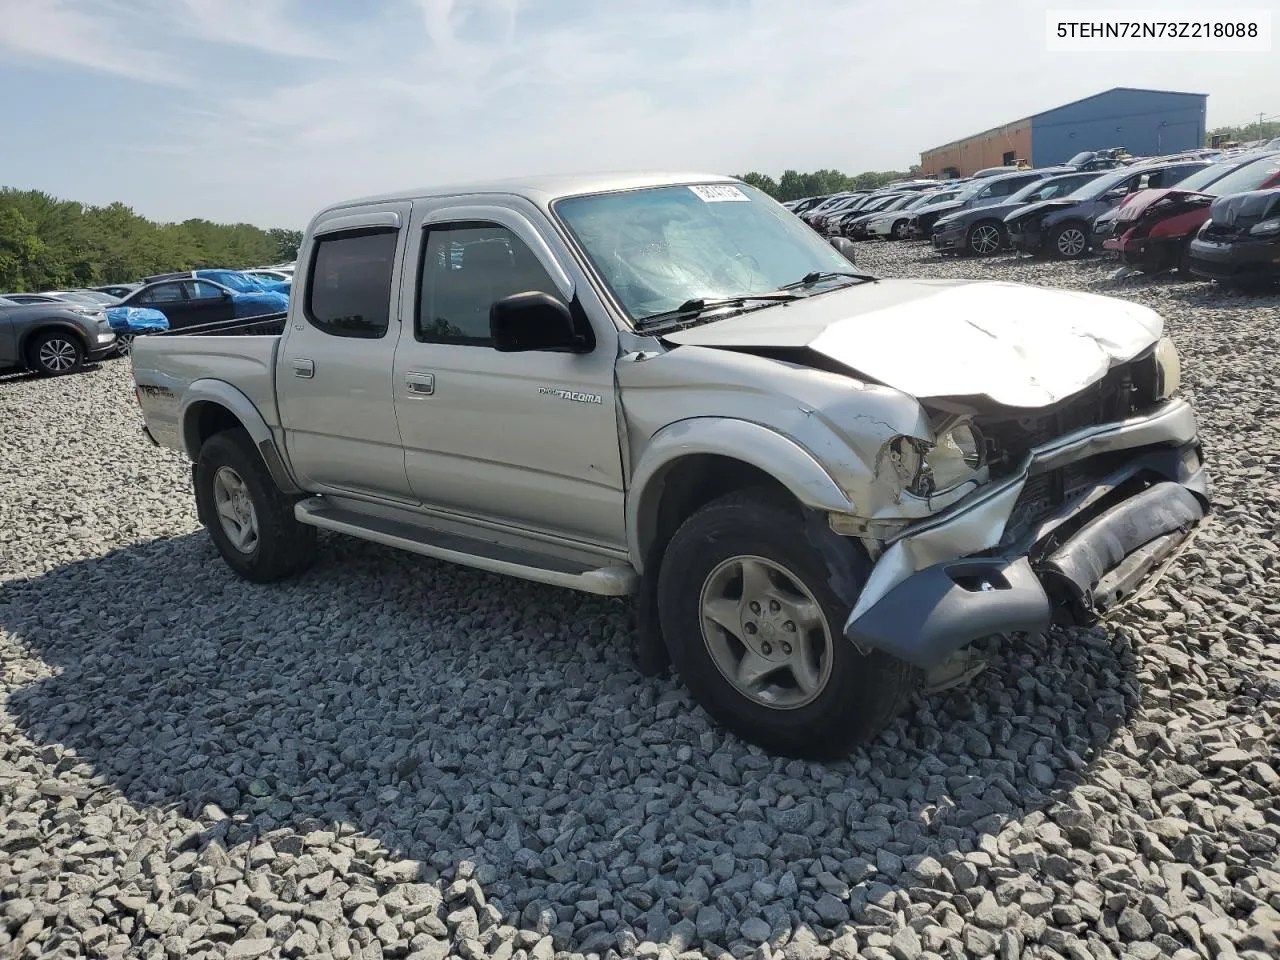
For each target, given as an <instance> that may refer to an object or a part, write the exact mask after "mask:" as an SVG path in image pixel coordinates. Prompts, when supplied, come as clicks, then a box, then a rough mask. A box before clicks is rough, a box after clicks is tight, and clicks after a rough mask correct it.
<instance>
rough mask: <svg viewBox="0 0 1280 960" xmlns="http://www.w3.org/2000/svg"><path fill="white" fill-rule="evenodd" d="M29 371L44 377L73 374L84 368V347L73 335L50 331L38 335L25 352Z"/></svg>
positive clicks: (60, 331) (61, 331)
mask: <svg viewBox="0 0 1280 960" xmlns="http://www.w3.org/2000/svg"><path fill="white" fill-rule="evenodd" d="M27 361H28V363H29V364H30V366H31V369H32V370H34V371H36V373H39V374H43V375H44V376H46V377H59V376H62V375H63V374H65V373H74V372H75V371H77V370H79V369H80V368H81V367H83V366H84V347H82V346H81V345H80V340H79V338H78V337H77V336H76V335H75V334H73V333H67V332H65V331H63V330H51V331H49V332H48V333H41V334H38V335H37V336H36V337H35V339H34V340H32V341H31V346H30V347H29V348H28V350H27Z"/></svg>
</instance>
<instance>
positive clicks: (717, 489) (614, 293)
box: [132, 175, 1208, 756]
mask: <svg viewBox="0 0 1280 960" xmlns="http://www.w3.org/2000/svg"><path fill="white" fill-rule="evenodd" d="M847 243H848V242H847V241H832V243H831V244H828V243H825V242H823V241H822V240H821V239H820V238H819V237H818V236H817V235H816V234H814V233H813V232H812V231H811V230H809V229H808V228H807V227H806V226H805V225H804V224H803V223H802V222H801V221H800V220H798V219H797V218H796V217H794V216H793V215H792V214H790V213H788V212H787V211H786V210H784V209H783V208H782V207H781V206H779V205H778V204H777V203H775V202H774V201H773V200H771V199H770V198H768V197H767V196H765V195H764V194H762V193H760V192H758V191H756V190H755V189H753V188H751V187H750V186H747V185H746V184H743V183H741V182H739V181H736V180H733V179H730V178H725V177H715V176H703V175H683V176H682V175H664V176H652V175H650V176H640V175H636V176H610V177H585V176H583V177H560V178H545V179H537V180H523V181H510V182H498V183H488V184H483V185H475V186H464V187H456V188H440V189H431V190H418V191H406V192H400V193H392V194H387V195H384V196H379V197H372V198H368V199H362V200H354V201H351V202H347V203H340V204H337V205H335V206H332V207H330V208H328V209H325V210H323V211H321V212H320V213H319V214H318V215H317V216H316V217H315V218H314V219H313V220H312V222H311V224H310V226H309V227H308V228H307V231H306V234H305V238H304V241H303V245H302V248H301V250H300V253H299V257H298V268H297V274H296V282H295V283H294V287H293V291H294V292H293V297H292V300H291V302H290V306H289V312H288V314H287V316H282V317H281V318H279V320H278V321H277V326H276V328H275V332H273V333H272V334H270V335H264V334H262V333H260V332H254V331H255V330H259V331H260V330H261V329H262V324H263V321H262V320H261V319H259V320H257V321H255V322H256V323H257V324H258V327H257V328H248V329H230V330H227V331H224V332H222V333H215V334H213V335H158V336H151V337H145V338H141V339H139V340H138V342H137V344H136V346H135V347H134V351H133V360H132V362H133V367H134V376H135V379H136V382H137V393H138V399H139V403H140V404H141V407H142V411H143V414H144V417H145V429H146V431H147V433H148V434H149V436H150V437H151V438H152V439H153V440H154V441H155V442H157V443H159V444H162V445H164V446H167V447H172V448H174V449H176V450H180V451H183V452H185V454H186V455H187V456H188V457H189V458H190V459H191V461H192V464H193V467H192V472H193V482H194V486H195V496H196V502H197V504H198V508H199V515H200V517H201V519H202V521H203V523H204V524H205V525H206V526H207V528H208V530H209V533H210V535H211V536H212V538H213V540H214V542H215V543H216V544H217V548H218V550H219V551H220V552H221V554H222V556H223V557H224V558H225V559H226V562H227V563H228V564H229V565H230V566H231V567H232V568H233V569H234V570H235V571H236V572H237V573H239V574H240V575H241V576H244V577H246V578H248V579H251V580H255V581H260V582H261V581H271V580H275V579H278V578H281V577H284V576H287V575H289V574H293V573H295V572H297V571H300V570H302V569H303V568H304V567H306V566H307V565H308V564H309V563H311V561H312V559H313V557H314V555H315V553H316V531H317V530H318V529H319V530H328V531H334V532H337V533H343V534H350V535H352V536H356V537H362V538H364V539H367V540H372V541H376V542H378V543H382V544H388V545H391V546H394V547H398V548H402V549H404V550H409V551H412V552H414V553H419V554H424V555H426V556H429V557H435V558H441V559H444V560H450V561H456V562H458V563H463V564H469V565H471V566H473V567H478V568H481V569H483V570H488V571H493V572H496V573H500V574H509V575H513V576H517V577H524V578H527V579H529V580H534V581H539V582H542V583H546V584H553V585H555V586H559V587H570V588H574V589H578V590H583V591H587V592H589V593H596V594H605V595H625V594H634V595H636V596H637V597H638V603H639V610H640V615H641V616H640V622H641V625H642V627H641V630H640V636H639V638H638V649H639V662H640V665H641V668H642V669H645V670H655V669H660V668H662V667H663V666H665V664H666V663H667V662H673V663H674V665H675V667H676V669H677V671H678V672H679V674H680V676H681V678H682V679H683V681H684V682H685V683H686V684H687V686H688V687H689V689H690V690H691V692H692V693H693V695H694V696H695V697H696V699H697V700H698V701H699V702H700V703H701V704H702V705H704V706H705V708H706V709H707V710H708V711H709V712H710V713H711V714H712V715H713V716H714V717H716V718H717V719H718V720H719V721H720V722H722V723H723V724H724V725H725V726H727V727H729V728H730V729H732V730H733V731H735V732H737V733H738V734H739V735H741V736H742V737H743V738H745V739H747V740H750V741H753V742H755V743H757V744H760V745H762V746H763V747H765V748H767V749H770V750H774V751H777V752H781V753H787V754H792V755H802V756H824V755H831V754H833V753H838V752H840V751H843V750H846V749H847V748H848V746H849V745H850V744H851V743H852V742H854V741H856V740H858V739H861V738H865V737H867V736H869V735H871V734H873V733H874V732H876V731H877V730H878V729H880V728H881V727H882V726H884V725H885V724H886V723H887V722H888V721H889V720H890V719H891V718H892V717H893V716H894V714H895V712H896V711H897V710H898V709H899V707H900V706H901V705H902V704H903V702H904V700H905V699H906V698H907V697H908V696H910V695H911V693H912V691H913V690H914V689H915V688H916V687H917V686H918V685H919V683H920V682H921V680H922V678H926V679H927V678H929V677H930V675H933V676H934V677H937V676H945V675H946V674H947V671H948V670H953V669H954V665H955V663H956V661H957V658H958V657H963V655H964V652H965V650H966V647H967V646H968V645H969V644H970V643H971V642H972V641H973V640H975V639H978V638H981V637H984V636H990V635H993V634H999V633H1010V632H1021V631H1040V630H1044V629H1046V628H1047V627H1048V625H1049V624H1050V623H1051V622H1052V621H1053V620H1055V619H1057V618H1059V617H1065V618H1066V619H1068V620H1070V621H1072V622H1080V621H1085V622H1089V621H1091V620H1093V619H1096V618H1098V617H1101V616H1103V615H1105V614H1106V613H1107V612H1108V611H1109V610H1111V609H1112V608H1114V607H1115V606H1116V605H1117V604H1119V603H1121V602H1123V601H1125V600H1126V599H1129V598H1130V597H1131V596H1132V595H1133V593H1134V592H1135V590H1137V589H1139V588H1140V587H1142V586H1144V585H1149V584H1150V582H1151V581H1152V578H1153V577H1154V576H1155V575H1157V574H1158V572H1159V571H1160V570H1161V569H1162V568H1163V567H1164V566H1165V565H1167V562H1168V560H1169V558H1170V557H1171V556H1172V555H1173V554H1174V552H1175V551H1176V550H1177V549H1178V548H1179V546H1180V545H1181V544H1182V543H1184V542H1185V540H1186V538H1187V537H1188V535H1189V534H1190V532H1191V531H1192V530H1193V529H1194V527H1195V526H1196V525H1197V524H1198V523H1199V522H1200V521H1201V519H1202V518H1203V517H1204V516H1205V514H1206V512H1207V510H1208V501H1207V496H1206V473H1205V470H1204V468H1203V466H1202V463H1201V447H1200V444H1199V442H1198V441H1197V432H1196V421H1195V416H1194V414H1193V412H1192V409H1191V407H1190V406H1189V405H1188V404H1187V403H1186V402H1185V401H1184V400H1182V399H1180V398H1179V397H1178V395H1177V393H1178V385H1179V376H1180V372H1179V361H1178V355H1177V352H1176V350H1175V349H1174V346H1173V344H1172V342H1171V341H1170V340H1169V339H1168V338H1165V337H1163V336H1162V333H1163V330H1162V327H1163V321H1162V319H1161V317H1160V316H1159V315H1158V314H1156V313H1155V312H1153V311H1151V310H1149V309H1147V308H1145V307H1141V306H1137V305H1134V304H1131V303H1127V302H1123V301H1119V300H1114V299H1110V298H1106V297H1100V296H1092V295H1087V294H1081V293H1068V292H1062V291H1055V290H1049V289H1044V288H1039V287H1031V286H1022V285H1018V284H1011V283H989V282H970V281H942V280H888V279H877V278H875V277H873V276H870V275H867V274H866V273H864V272H862V271H860V270H859V269H858V268H857V267H856V265H855V264H854V262H853V261H852V259H851V257H849V256H847V255H846V254H845V253H844V252H843V251H845V250H846V249H847V248H846V246H844V245H846V244H847ZM666 658H669V660H668V659H666Z"/></svg>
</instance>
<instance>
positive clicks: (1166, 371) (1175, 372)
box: [1156, 337, 1182, 401]
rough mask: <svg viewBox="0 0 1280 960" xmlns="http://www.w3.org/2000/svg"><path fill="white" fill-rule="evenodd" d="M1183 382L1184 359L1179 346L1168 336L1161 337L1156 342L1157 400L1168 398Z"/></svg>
mask: <svg viewBox="0 0 1280 960" xmlns="http://www.w3.org/2000/svg"><path fill="white" fill-rule="evenodd" d="M1181 383H1182V361H1181V360H1179V359H1178V348H1177V347H1175V346H1174V345H1173V341H1172V340H1171V339H1169V338H1168V337H1161V338H1160V342H1159V343H1157V344H1156V400H1157V401H1160V400H1168V399H1169V398H1170V397H1172V396H1173V395H1174V394H1175V393H1177V392H1178V387H1179V385H1181Z"/></svg>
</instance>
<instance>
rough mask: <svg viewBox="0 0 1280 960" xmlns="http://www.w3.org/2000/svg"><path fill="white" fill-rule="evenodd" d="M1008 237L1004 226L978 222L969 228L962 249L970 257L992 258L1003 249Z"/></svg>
mask: <svg viewBox="0 0 1280 960" xmlns="http://www.w3.org/2000/svg"><path fill="white" fill-rule="evenodd" d="M1007 241H1008V237H1007V235H1006V234H1005V232H1004V226H1003V225H1002V224H999V223H996V222H995V221H994V220H979V221H978V222H977V223H975V224H974V225H973V226H972V227H970V228H969V233H968V235H967V236H966V237H965V240H964V248H965V250H966V251H968V253H969V255H970V256H974V257H993V256H995V255H996V254H997V253H999V252H1000V251H1001V250H1003V249H1004V245H1005V243H1006V242H1007Z"/></svg>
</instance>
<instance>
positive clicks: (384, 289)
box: [303, 227, 399, 340]
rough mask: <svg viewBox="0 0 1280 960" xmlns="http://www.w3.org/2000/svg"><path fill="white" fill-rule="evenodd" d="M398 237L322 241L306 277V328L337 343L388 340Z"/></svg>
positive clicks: (380, 234)
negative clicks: (344, 339)
mask: <svg viewBox="0 0 1280 960" xmlns="http://www.w3.org/2000/svg"><path fill="white" fill-rule="evenodd" d="M398 237H399V231H398V230H395V229H393V228H382V227H379V228H375V229H363V230H353V231H350V232H346V233H334V234H323V235H321V236H320V237H319V238H318V239H317V240H316V243H315V247H314V249H313V250H312V254H311V269H310V271H309V272H308V275H307V290H306V296H305V298H304V301H303V313H304V315H305V316H306V318H307V322H309V323H310V324H311V325H312V326H313V327H315V328H316V329H318V330H321V331H323V332H324V333H327V334H330V335H331V336H335V337H350V338H354V339H362V340H377V339H380V338H381V337H384V336H386V333H387V328H388V325H389V322H390V317H391V277H392V272H393V270H394V268H395V257H396V242H397V239H398Z"/></svg>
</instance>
